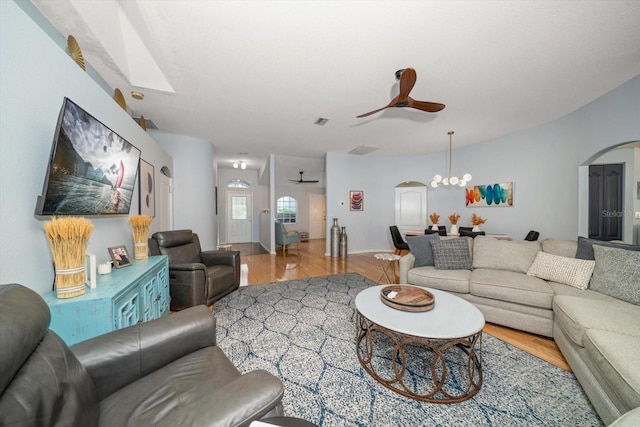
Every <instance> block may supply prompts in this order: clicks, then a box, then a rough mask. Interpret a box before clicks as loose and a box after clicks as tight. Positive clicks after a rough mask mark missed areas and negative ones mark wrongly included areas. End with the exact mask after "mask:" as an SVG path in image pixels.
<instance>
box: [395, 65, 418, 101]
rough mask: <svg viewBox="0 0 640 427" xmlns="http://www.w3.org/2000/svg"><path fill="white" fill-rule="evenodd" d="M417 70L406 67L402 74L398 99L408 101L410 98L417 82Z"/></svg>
mask: <svg viewBox="0 0 640 427" xmlns="http://www.w3.org/2000/svg"><path fill="white" fill-rule="evenodd" d="M416 78H417V74H416V70H414V69H413V68H405V69H404V70H403V71H402V74H401V75H400V95H398V101H400V102H402V101H406V100H407V99H408V98H409V92H411V89H413V86H414V85H415V84H416Z"/></svg>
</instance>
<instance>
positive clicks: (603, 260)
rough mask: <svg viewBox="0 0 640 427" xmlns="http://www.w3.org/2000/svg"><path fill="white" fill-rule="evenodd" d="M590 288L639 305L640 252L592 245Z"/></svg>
mask: <svg viewBox="0 0 640 427" xmlns="http://www.w3.org/2000/svg"><path fill="white" fill-rule="evenodd" d="M593 253H594V255H595V258H596V267H595V268H594V269H593V277H592V278H591V285H590V287H591V289H592V290H594V291H598V292H600V293H603V294H607V295H609V296H612V297H614V298H618V299H621V300H624V301H627V302H630V303H633V304H636V305H640V252H638V251H634V250H628V249H619V248H614V247H607V246H601V245H593Z"/></svg>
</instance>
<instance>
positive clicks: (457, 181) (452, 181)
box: [431, 130, 473, 188]
mask: <svg viewBox="0 0 640 427" xmlns="http://www.w3.org/2000/svg"><path fill="white" fill-rule="evenodd" d="M447 134H448V135H449V174H448V175H447V176H446V177H444V178H443V177H442V176H441V175H435V176H434V177H433V181H431V187H433V188H438V187H439V186H441V185H452V186H455V185H457V186H458V187H465V186H466V185H467V184H468V183H469V181H471V179H473V177H472V176H471V174H470V173H465V174H464V175H462V177H461V178H458V177H457V176H451V146H452V141H451V140H452V135H453V131H452V130H450V131H449V132H447Z"/></svg>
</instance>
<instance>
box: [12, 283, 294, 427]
mask: <svg viewBox="0 0 640 427" xmlns="http://www.w3.org/2000/svg"><path fill="white" fill-rule="evenodd" d="M50 318H51V316H50V312H49V308H48V306H47V305H46V303H45V302H44V300H43V299H42V298H41V297H40V296H39V295H38V294H37V293H35V292H34V291H32V290H30V289H28V288H26V287H23V286H20V285H15V284H12V285H2V286H0V343H1V344H2V345H0V366H1V367H2V370H1V371H0V425H1V426H20V427H28V426H54V425H55V426H58V425H59V426H82V427H86V426H117V427H122V426H149V425H155V426H195V425H198V426H246V425H249V424H250V423H251V422H252V421H253V420H256V419H260V418H268V417H271V416H282V415H283V410H282V404H281V400H282V396H283V391H284V389H283V385H282V382H281V381H280V380H279V379H277V378H276V377H274V376H273V375H271V374H269V373H267V372H266V371H262V370H256V371H252V372H249V373H246V374H244V375H241V374H240V372H238V370H237V369H236V368H235V367H234V366H233V365H232V363H231V362H230V361H229V359H228V358H227V357H226V356H225V354H224V353H223V352H222V350H220V348H219V347H217V346H216V333H215V327H216V320H215V317H214V316H213V315H212V314H211V312H210V311H209V310H208V309H207V308H206V307H204V306H198V307H194V308H191V309H188V310H183V311H181V312H179V313H176V314H173V315H171V316H169V317H165V318H162V319H158V320H154V321H151V322H147V323H141V324H138V325H136V326H132V327H130V328H126V329H120V330H118V331H114V332H111V333H108V334H105V335H101V336H98V337H96V338H93V339H91V340H88V341H85V342H82V343H80V344H77V345H75V346H73V347H71V348H69V347H67V346H66V344H65V343H64V342H63V341H62V340H61V339H60V338H59V337H58V336H57V335H56V334H55V333H54V332H53V331H51V330H49V321H50Z"/></svg>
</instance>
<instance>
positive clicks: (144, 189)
mask: <svg viewBox="0 0 640 427" xmlns="http://www.w3.org/2000/svg"><path fill="white" fill-rule="evenodd" d="M155 187H156V182H155V175H154V174H153V165H152V164H150V163H147V162H145V161H144V160H142V159H140V175H139V185H138V189H139V192H140V209H139V210H140V215H149V216H150V217H152V218H153V217H155V216H156V188H155Z"/></svg>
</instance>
